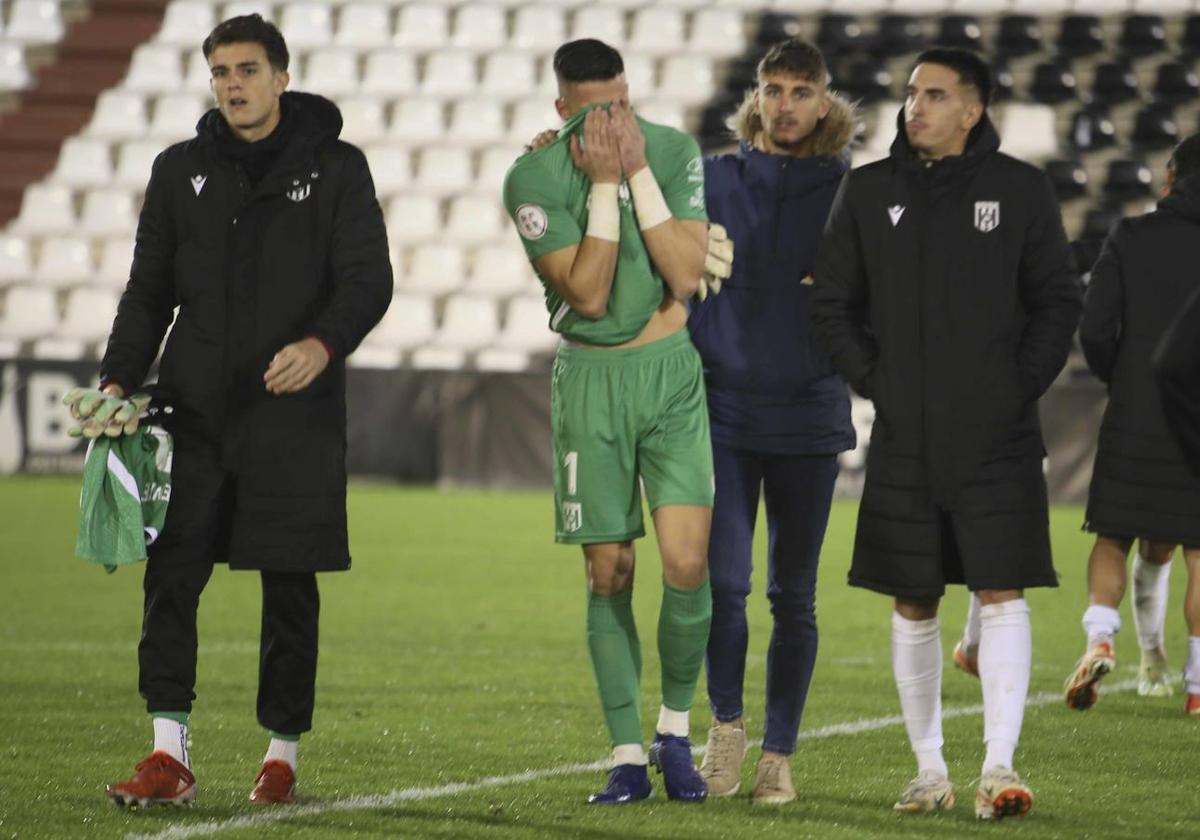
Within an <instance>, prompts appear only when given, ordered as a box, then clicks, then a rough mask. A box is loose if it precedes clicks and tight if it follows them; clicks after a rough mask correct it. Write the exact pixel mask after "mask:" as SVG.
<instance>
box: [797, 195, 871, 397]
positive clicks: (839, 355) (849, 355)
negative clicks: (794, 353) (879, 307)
mask: <svg viewBox="0 0 1200 840" xmlns="http://www.w3.org/2000/svg"><path fill="white" fill-rule="evenodd" d="M852 177H853V176H852V175H851V174H849V173H848V174H847V175H846V176H845V177H844V178H843V179H842V183H841V186H840V187H838V191H837V195H836V196H834V199H833V206H832V207H831V208H830V210H829V217H828V218H827V219H826V221H825V231H824V234H823V235H822V237H821V244H820V246H819V247H818V248H817V267H816V270H815V271H814V272H813V294H812V330H813V335H814V336H815V337H816V339H817V341H818V342H819V343H820V344H821V346H822V347H823V348H824V349H825V352H826V353H828V354H829V358H830V361H831V363H832V364H833V369H834V370H836V371H837V372H838V374H840V375H841V377H842V378H843V379H844V380H846V382H848V383H850V386H851V387H852V388H854V390H855V391H858V393H860V394H862V395H863V396H864V397H870V396H871V394H870V393H869V390H870V389H869V387H868V382H867V380H868V378H869V377H870V374H871V370H872V369H873V368H874V366H875V359H876V356H877V355H878V352H879V351H878V349H877V348H876V346H875V340H874V339H873V338H872V336H871V333H870V330H869V329H868V327H867V302H868V301H867V298H868V289H867V273H866V268H865V267H864V265H863V250H862V247H863V246H862V241H861V237H860V234H859V230H858V223H857V221H856V220H855V218H854V211H853V208H852V206H851V204H852V202H851V199H850V190H851V178H852Z"/></svg>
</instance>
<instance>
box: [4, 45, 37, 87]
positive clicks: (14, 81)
mask: <svg viewBox="0 0 1200 840" xmlns="http://www.w3.org/2000/svg"><path fill="white" fill-rule="evenodd" d="M31 81H32V79H31V78H30V75H29V65H28V64H27V63H26V62H25V48H24V47H23V46H21V45H20V44H11V43H5V42H3V41H0V91H8V90H24V89H25V88H27V87H29V84H30V82H31Z"/></svg>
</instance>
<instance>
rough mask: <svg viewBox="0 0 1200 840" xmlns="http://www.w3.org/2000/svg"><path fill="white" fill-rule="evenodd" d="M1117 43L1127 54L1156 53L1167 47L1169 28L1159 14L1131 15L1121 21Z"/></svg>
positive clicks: (1136, 55)
mask: <svg viewBox="0 0 1200 840" xmlns="http://www.w3.org/2000/svg"><path fill="white" fill-rule="evenodd" d="M1117 45H1118V46H1119V47H1120V48H1121V51H1122V52H1124V53H1125V54H1126V55H1131V56H1134V57H1140V56H1147V55H1154V54H1156V53H1160V52H1164V51H1165V50H1166V49H1167V28H1166V24H1165V23H1164V21H1163V19H1162V17H1161V16H1159V15H1130V16H1129V17H1127V18H1125V19H1124V20H1123V21H1122V22H1121V37H1120V38H1119V39H1118V41H1117Z"/></svg>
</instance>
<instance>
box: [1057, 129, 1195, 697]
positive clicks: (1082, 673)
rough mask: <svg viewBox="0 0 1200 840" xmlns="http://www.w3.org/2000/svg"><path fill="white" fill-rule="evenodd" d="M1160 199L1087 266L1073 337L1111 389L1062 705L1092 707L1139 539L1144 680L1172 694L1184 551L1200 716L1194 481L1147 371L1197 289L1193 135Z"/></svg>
mask: <svg viewBox="0 0 1200 840" xmlns="http://www.w3.org/2000/svg"><path fill="white" fill-rule="evenodd" d="M1164 193H1165V195H1164V198H1163V200H1162V201H1161V202H1160V203H1159V205H1158V207H1157V209H1155V210H1154V212H1152V213H1147V214H1146V215H1144V216H1141V217H1138V218H1133V219H1122V220H1121V221H1120V222H1119V223H1118V224H1117V225H1116V226H1115V227H1114V228H1113V230H1112V232H1111V233H1110V234H1109V235H1108V238H1107V239H1106V240H1105V243H1104V249H1103V250H1102V251H1101V253H1100V258H1099V259H1098V260H1097V261H1096V265H1095V268H1093V269H1092V278H1091V282H1090V283H1089V284H1088V289H1087V297H1086V300H1085V303H1084V308H1083V322H1082V325H1081V326H1080V330H1079V339H1080V343H1081V344H1082V345H1083V352H1084V354H1085V355H1086V356H1087V360H1088V365H1089V367H1091V369H1092V371H1093V372H1095V374H1096V375H1097V376H1098V377H1099V378H1100V379H1101V380H1102V381H1103V382H1105V383H1106V384H1107V385H1108V406H1107V407H1106V408H1105V410H1104V421H1103V423H1102V424H1101V426H1100V445H1099V447H1098V449H1097V452H1096V464H1095V469H1094V471H1093V473H1092V484H1091V488H1090V490H1089V492H1088V507H1087V517H1086V521H1085V523H1084V527H1085V529H1087V530H1088V531H1091V532H1092V533H1094V534H1096V544H1095V546H1094V547H1093V548H1092V552H1091V556H1090V557H1089V558H1088V600H1089V606H1088V608H1087V610H1086V612H1084V614H1083V627H1084V631H1085V632H1086V633H1087V649H1086V651H1085V653H1084V655H1083V657H1082V658H1081V659H1080V660H1079V662H1078V664H1077V665H1076V667H1075V669H1074V671H1073V672H1072V673H1071V675H1070V676H1069V677H1068V678H1067V684H1066V699H1067V704H1068V705H1069V706H1071V708H1074V709H1079V710H1081V711H1082V710H1085V709H1089V708H1091V707H1092V706H1093V705H1094V704H1095V702H1096V699H1097V690H1096V687H1097V684H1098V683H1099V682H1100V680H1101V679H1102V678H1103V677H1104V676H1105V675H1106V674H1108V673H1109V672H1110V671H1111V670H1112V669H1113V668H1114V667H1115V665H1116V657H1115V654H1114V650H1113V646H1114V637H1115V636H1116V633H1117V631H1118V630H1119V629H1120V628H1121V617H1120V614H1119V613H1118V612H1117V608H1118V607H1119V606H1120V603H1121V598H1122V597H1123V596H1124V594H1125V582H1126V569H1125V563H1126V558H1127V557H1128V555H1129V549H1130V548H1131V547H1132V545H1133V542H1134V540H1135V539H1137V538H1142V539H1143V540H1144V541H1145V542H1146V543H1148V551H1147V553H1146V556H1144V557H1143V556H1141V555H1139V556H1138V557H1137V558H1135V560H1134V566H1133V574H1134V582H1135V587H1134V601H1135V603H1134V619H1135V625H1136V626H1137V631H1138V638H1139V641H1140V642H1141V643H1142V645H1141V646H1142V648H1143V668H1142V680H1141V682H1143V683H1146V684H1147V687H1148V688H1151V689H1154V688H1155V687H1156V686H1164V687H1165V690H1163V689H1159V690H1158V692H1157V693H1160V694H1169V693H1170V682H1169V678H1168V677H1167V663H1166V654H1165V653H1164V652H1163V650H1162V624H1163V620H1164V616H1165V613H1166V606H1167V604H1166V601H1167V576H1168V573H1169V569H1170V565H1169V564H1170V561H1171V556H1172V554H1174V551H1175V547H1176V546H1177V545H1182V546H1183V556H1184V562H1185V563H1186V564H1187V568H1188V594H1187V597H1186V599H1185V614H1186V618H1187V623H1188V636H1189V638H1188V655H1187V667H1186V669H1185V671H1184V677H1185V681H1186V682H1187V694H1188V697H1187V701H1186V704H1185V709H1186V711H1187V712H1188V713H1189V714H1200V519H1198V518H1197V511H1200V477H1198V476H1197V475H1195V474H1194V473H1193V472H1192V471H1191V469H1189V467H1188V465H1187V463H1186V461H1185V459H1184V457H1183V454H1182V452H1181V451H1180V447H1179V445H1178V443H1177V442H1176V441H1175V439H1174V438H1173V437H1172V435H1171V432H1170V429H1169V427H1168V424H1167V420H1166V418H1165V417H1164V414H1163V408H1162V400H1161V395H1160V392H1159V388H1158V385H1157V384H1156V383H1155V380H1154V376H1153V368H1152V359H1153V355H1154V351H1155V347H1156V346H1157V345H1158V343H1159V341H1160V340H1161V338H1162V336H1163V334H1164V332H1166V330H1167V328H1168V327H1169V326H1170V324H1171V322H1172V320H1173V319H1174V318H1175V317H1176V315H1177V314H1178V313H1179V311H1180V310H1181V309H1182V308H1183V307H1184V306H1185V304H1186V303H1187V301H1188V299H1189V298H1190V297H1191V296H1192V295H1194V294H1195V293H1196V291H1197V289H1200V281H1198V280H1197V277H1196V270H1195V264H1196V260H1195V254H1196V245H1195V241H1196V235H1197V231H1198V228H1197V225H1200V136H1193V137H1189V138H1188V139H1187V140H1184V141H1183V142H1182V143H1180V144H1179V146H1178V147H1176V149H1175V151H1174V153H1173V154H1172V156H1171V160H1170V163H1169V164H1168V167H1167V185H1166V189H1165V190H1164ZM1147 636H1149V637H1150V638H1149V639H1147ZM1147 642H1149V644H1147ZM1147 648H1149V649H1148V650H1147ZM1147 659H1149V662H1150V665H1151V666H1152V668H1151V669H1148V668H1147ZM1152 677H1153V678H1155V679H1153V680H1152V679H1151V678H1152ZM1140 689H1141V686H1140V685H1139V690H1140Z"/></svg>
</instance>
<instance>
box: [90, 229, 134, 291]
mask: <svg viewBox="0 0 1200 840" xmlns="http://www.w3.org/2000/svg"><path fill="white" fill-rule="evenodd" d="M132 264H133V237H132V236H118V237H113V238H109V239H105V240H104V244H103V245H101V247H100V264H99V265H98V266H97V267H96V274H95V280H96V284H97V285H99V286H107V287H109V288H115V289H123V288H125V284H126V283H127V282H128V281H129V269H130V267H131V266H132Z"/></svg>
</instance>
